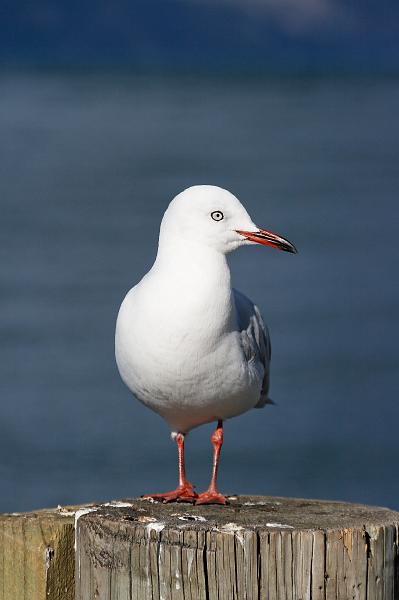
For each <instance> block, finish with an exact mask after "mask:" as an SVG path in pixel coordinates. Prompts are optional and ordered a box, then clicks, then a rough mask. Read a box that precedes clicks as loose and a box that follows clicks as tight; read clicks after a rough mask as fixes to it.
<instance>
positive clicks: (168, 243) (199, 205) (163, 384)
mask: <svg viewBox="0 0 399 600" xmlns="http://www.w3.org/2000/svg"><path fill="white" fill-rule="evenodd" d="M255 243H258V244H263V245H266V246H271V247H273V248H278V249H280V250H286V251H287V252H292V253H295V252H296V249H295V247H294V246H293V245H292V244H291V243H290V242H289V241H288V240H286V239H284V238H282V237H280V236H279V235H276V234H274V233H271V232H270V231H266V230H265V229H260V228H259V227H257V226H256V225H255V224H254V223H253V222H252V220H251V218H250V216H249V214H248V213H247V211H246V210H245V208H244V207H243V206H242V204H241V203H240V202H239V200H238V199H237V198H236V197H235V196H233V195H232V194H231V193H230V192H228V191H227V190H224V189H222V188H219V187H216V186H211V185H198V186H194V187H190V188H188V189H186V190H185V191H183V192H182V193H180V194H179V195H178V196H176V197H175V198H174V199H173V200H172V202H171V203H170V204H169V206H168V208H167V210H166V212H165V214H164V217H163V219H162V223H161V229H160V235H159V244H158V253H157V257H156V260H155V263H154V265H153V266H152V268H151V269H150V271H149V272H148V273H147V274H146V275H145V276H144V277H143V279H142V280H141V281H140V282H139V283H138V284H137V285H136V286H134V287H133V288H132V289H131V290H130V291H129V292H128V294H127V295H126V297H125V299H124V300H123V303H122V305H121V307H120V310H119V314H118V319H117V324H116V334H115V354H116V362H117V365H118V369H119V372H120V375H121V377H122V379H123V381H124V382H125V384H126V385H127V387H128V388H129V389H130V390H131V391H132V392H133V394H134V395H135V396H136V398H138V399H139V400H140V401H141V402H142V403H143V404H145V405H146V406H148V407H149V408H151V409H152V410H154V411H155V412H157V413H158V414H160V415H161V416H162V417H163V418H164V419H165V420H166V421H167V423H168V424H169V426H170V428H171V431H172V438H173V439H175V441H176V443H177V447H178V459H179V485H178V487H177V489H176V490H173V491H172V492H166V493H164V494H151V495H149V496H147V497H148V498H153V499H156V500H160V501H164V502H169V501H173V500H179V501H189V502H190V501H191V502H194V501H195V502H196V503H197V504H210V503H219V504H225V503H226V498H225V496H223V495H222V494H220V493H219V492H218V490H217V481H216V480H217V469H218V461H219V454H220V449H221V446H222V442H223V421H224V420H225V419H229V418H231V417H235V416H237V415H239V414H241V413H244V412H245V411H247V410H249V409H251V408H258V407H263V406H264V405H265V404H267V403H268V390H269V363H270V340H269V334H268V330H267V328H266V326H265V325H264V323H263V321H262V317H261V315H260V313H259V310H258V308H257V307H256V306H255V305H254V304H253V302H251V300H249V299H248V298H247V297H246V296H244V294H242V293H241V292H238V291H237V290H235V289H233V288H232V287H231V278H230V269H229V266H228V263H227V258H226V257H227V255H228V254H229V253H230V252H232V251H233V250H236V249H237V248H240V247H241V246H245V245H248V244H250V245H251V244H255ZM212 421H215V422H217V428H216V431H215V432H214V434H213V435H212V444H213V447H214V458H213V471H212V479H211V483H210V486H209V488H208V490H207V491H206V492H204V493H202V494H200V495H197V494H196V493H195V491H194V488H193V486H192V485H191V484H190V483H189V482H188V481H187V479H186V474H185V465H184V438H185V435H186V434H187V433H188V432H189V431H190V430H191V429H193V428H194V427H197V426H199V425H202V424H204V423H209V422H212Z"/></svg>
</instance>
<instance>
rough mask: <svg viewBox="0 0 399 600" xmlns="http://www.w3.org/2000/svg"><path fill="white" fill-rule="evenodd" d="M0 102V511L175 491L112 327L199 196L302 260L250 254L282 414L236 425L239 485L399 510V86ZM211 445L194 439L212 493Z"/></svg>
mask: <svg viewBox="0 0 399 600" xmlns="http://www.w3.org/2000/svg"><path fill="white" fill-rule="evenodd" d="M0 90H1V93H0V131H1V145H0V153H1V156H0V158H1V160H0V186H1V192H0V194H1V196H0V197H1V219H0V236H1V241H2V244H1V245H2V248H3V252H2V260H1V264H0V271H1V295H0V303H1V305H0V308H1V310H0V335H1V346H0V353H1V354H0V375H1V377H0V390H1V395H0V397H1V404H0V485H1V495H0V510H1V511H14V510H24V509H31V508H34V507H40V506H51V505H56V504H64V503H77V502H83V501H90V500H100V499H110V498H117V497H126V496H132V495H137V494H140V493H143V492H148V491H162V490H163V489H168V488H170V487H171V486H172V485H173V484H174V483H175V478H176V473H175V449H174V446H173V444H172V443H171V442H170V440H169V434H168V430H167V428H166V425H165V424H164V423H163V422H162V421H161V420H160V418H159V417H158V416H156V415H155V414H153V413H151V412H150V411H148V410H147V409H145V408H143V407H142V406H141V405H140V404H139V403H137V402H136V401H135V400H133V399H132V397H131V396H130V394H129V392H128V391H127V389H125V387H124V386H123V384H122V383H121V381H120V380H119V376H118V373H117V371H116V367H115V364H114V357H113V335H114V322H115V318H116V314H117V311H118V307H119V304H120V301H121V300H122V298H123V296H124V294H125V292H126V291H127V289H129V288H130V287H131V286H132V285H133V284H134V283H135V282H137V281H138V280H139V279H140V277H141V276H142V275H143V274H144V273H145V272H146V271H147V270H148V268H149V267H150V266H151V264H152V261H153V259H154V256H155V251H156V242H157V234H158V226H159V221H160V219H161V216H162V213H163V211H164V209H165V208H166V206H167V203H168V202H169V200H170V199H171V197H173V196H174V195H175V194H176V193H177V192H178V191H180V190H181V189H183V188H184V187H187V186H188V185H191V184H195V183H212V184H217V185H221V186H224V187H227V188H228V189H230V190H231V191H233V192H234V193H235V194H236V195H237V196H238V197H239V198H240V199H241V200H242V201H243V203H244V204H245V205H246V206H247V208H248V209H249V211H250V213H251V215H252V216H253V218H254V220H255V221H256V222H257V223H258V224H260V225H263V226H264V227H267V228H270V229H272V230H274V231H277V232H279V233H281V234H283V235H286V236H287V237H288V239H291V240H292V241H293V242H294V243H295V244H296V245H297V247H298V248H299V250H300V254H299V255H298V256H291V255H286V254H283V253H277V252H273V251H272V250H266V249H264V248H256V249H255V248H247V249H245V250H242V251H241V252H240V253H237V254H236V255H234V256H233V257H232V261H231V262H232V270H233V275H234V281H235V285H236V287H238V288H239V289H242V290H243V291H244V292H245V293H247V294H248V295H249V296H250V297H252V298H253V299H254V300H255V301H256V302H257V303H258V305H259V306H260V307H261V309H262V311H263V313H264V316H265V319H266V321H267V322H268V324H269V326H270V330H271V334H272V344H273V363H272V389H271V395H272V397H273V399H275V401H277V403H278V404H277V406H275V407H267V408H266V409H265V410H263V411H252V412H250V413H248V414H246V415H244V416H242V417H240V418H237V419H235V420H232V421H230V422H227V424H226V432H225V445H224V448H223V458H222V467H221V477H220V479H221V487H222V488H223V489H224V490H226V491H229V492H244V491H245V492H256V493H266V494H278V495H294V496H303V497H326V498H327V497H328V498H332V499H334V498H335V499H346V500H353V501H361V502H369V503H375V504H382V505H389V506H391V507H394V508H395V507H396V508H399V478H398V477H397V469H398V462H399V445H398V418H399V403H398V333H399V327H398V313H399V310H398V306H399V285H398V276H397V273H398V258H399V251H398V227H399V211H398V207H397V206H398V192H399V165H398V157H399V120H398V118H397V114H398V109H397V107H398V105H399V81H397V80H388V79H387V80H381V79H379V80H350V79H346V80H336V79H327V80H317V79H295V80H294V79H292V80H290V79H287V78H285V79H283V80H278V79H271V80H266V79H265V80H264V81H255V80H250V79H226V80H220V79H216V78H209V79H206V78H203V79H196V80H190V79H188V78H184V79H179V78H172V77H171V78H160V77H158V78H157V77H152V78H150V77H134V76H127V75H113V76H111V75H96V76H91V77H88V76H87V74H80V75H77V74H75V75H72V74H68V75H67V74H60V73H58V74H54V73H53V74H50V73H47V74H41V75H33V74H30V75H13V74H3V75H2V76H1V77H0ZM210 433H211V427H210V426H206V427H203V428H201V429H198V430H196V431H194V432H192V434H190V437H189V438H188V443H187V460H188V469H189V476H190V479H192V480H193V482H194V483H196V484H197V486H198V487H199V488H200V489H201V488H202V487H204V486H205V485H206V484H207V482H208V477H209V474H210V473H209V472H210V462H211V448H210V443H209V435H210Z"/></svg>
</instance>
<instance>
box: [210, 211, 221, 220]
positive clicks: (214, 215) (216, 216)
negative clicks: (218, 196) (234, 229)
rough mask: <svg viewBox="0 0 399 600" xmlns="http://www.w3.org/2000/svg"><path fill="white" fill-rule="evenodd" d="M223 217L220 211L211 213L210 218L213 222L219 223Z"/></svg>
mask: <svg viewBox="0 0 399 600" xmlns="http://www.w3.org/2000/svg"><path fill="white" fill-rule="evenodd" d="M223 216H224V215H223V213H222V211H221V210H214V211H213V213H211V217H212V219H213V220H214V221H221V220H222V219H223Z"/></svg>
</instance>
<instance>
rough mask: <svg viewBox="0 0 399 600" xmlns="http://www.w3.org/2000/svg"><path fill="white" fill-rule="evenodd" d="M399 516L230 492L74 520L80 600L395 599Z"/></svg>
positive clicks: (132, 505)
mask: <svg viewBox="0 0 399 600" xmlns="http://www.w3.org/2000/svg"><path fill="white" fill-rule="evenodd" d="M398 526H399V513H397V512H394V511H390V510H388V509H384V508H374V507H368V506H363V505H354V504H345V503H339V502H320V501H312V500H295V499H287V498H270V497H256V496H255V497H239V498H237V497H234V498H233V497H232V498H231V499H230V504H229V506H192V505H188V504H177V503H173V504H167V505H164V504H159V503H150V502H149V501H144V500H132V501H126V506H119V507H116V506H104V507H101V508H97V509H96V510H95V511H93V512H91V513H88V514H85V515H82V517H81V518H80V519H78V521H77V532H76V536H77V556H76V588H77V589H76V600H89V599H90V600H92V599H93V600H235V599H236V600H308V599H312V600H399V551H398Z"/></svg>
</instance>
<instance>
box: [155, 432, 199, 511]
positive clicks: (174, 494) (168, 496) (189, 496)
mask: <svg viewBox="0 0 399 600" xmlns="http://www.w3.org/2000/svg"><path fill="white" fill-rule="evenodd" d="M184 437H185V436H184V433H178V434H177V435H176V438H175V439H176V444H177V453H178V461H179V485H178V486H177V488H176V489H175V490H173V491H171V492H165V493H164V494H146V495H145V496H143V498H146V499H148V500H151V499H152V500H160V501H162V502H173V501H174V500H178V501H179V502H193V501H194V500H195V498H197V494H196V493H195V492H194V488H193V486H192V485H191V483H189V482H188V481H187V479H186V469H185V466H184Z"/></svg>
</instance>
